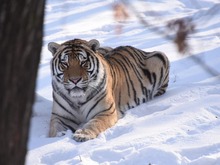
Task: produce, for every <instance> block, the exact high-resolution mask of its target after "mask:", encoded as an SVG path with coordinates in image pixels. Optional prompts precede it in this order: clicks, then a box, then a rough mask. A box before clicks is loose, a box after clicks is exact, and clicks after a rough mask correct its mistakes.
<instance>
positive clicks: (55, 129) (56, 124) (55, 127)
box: [49, 114, 67, 137]
mask: <svg viewBox="0 0 220 165" xmlns="http://www.w3.org/2000/svg"><path fill="white" fill-rule="evenodd" d="M65 131H67V128H65V127H64V125H62V124H61V122H60V121H59V119H58V118H57V117H56V116H55V115H53V114H52V116H51V120H50V130H49V137H56V136H62V135H64V134H65Z"/></svg>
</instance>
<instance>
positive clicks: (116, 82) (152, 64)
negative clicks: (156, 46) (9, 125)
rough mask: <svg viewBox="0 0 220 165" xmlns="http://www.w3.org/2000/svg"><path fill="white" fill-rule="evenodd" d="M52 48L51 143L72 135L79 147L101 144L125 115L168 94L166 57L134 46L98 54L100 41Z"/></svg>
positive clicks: (72, 42) (72, 43)
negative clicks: (83, 143)
mask: <svg viewBox="0 0 220 165" xmlns="http://www.w3.org/2000/svg"><path fill="white" fill-rule="evenodd" d="M48 47H49V50H50V51H51V52H52V54H53V59H52V61H51V70H52V86H53V109H52V115H51V121H50V132H49V136H50V137H54V136H58V135H59V134H60V133H62V132H65V131H66V130H68V129H70V130H72V131H73V132H75V133H74V135H73V138H74V139H75V140H76V141H86V140H89V139H93V138H96V137H97V136H98V135H99V133H101V132H103V131H104V130H106V129H107V128H109V127H111V126H113V125H114V124H115V123H116V122H117V121H118V119H119V118H120V117H121V116H123V115H124V113H125V111H126V110H128V109H131V108H133V107H136V106H137V105H140V104H142V103H145V102H146V101H148V100H151V99H152V98H153V97H155V96H159V95H161V94H163V93H165V91H166V89H167V86H168V81H169V61H168V59H167V57H166V56H165V55H164V54H163V53H161V52H156V51H155V52H144V51H142V50H139V49H137V48H134V47H131V46H121V47H118V48H115V49H107V50H106V51H99V49H100V48H99V43H98V41H97V40H91V41H89V42H87V41H85V40H80V39H75V40H71V41H67V42H65V43H63V44H61V45H59V44H56V43H50V44H49V45H48ZM103 52H104V53H103Z"/></svg>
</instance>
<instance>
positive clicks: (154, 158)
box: [26, 0, 220, 165]
mask: <svg viewBox="0 0 220 165" xmlns="http://www.w3.org/2000/svg"><path fill="white" fill-rule="evenodd" d="M193 2H194V3H193ZM193 2H192V1H190V0H187V1H186V0H176V1H172V3H171V1H169V0H157V1H151V0H149V1H147V2H144V1H135V2H133V5H134V6H136V7H138V8H139V9H140V10H139V11H141V12H142V15H144V13H145V14H146V15H148V14H149V13H150V11H152V10H153V11H155V13H157V15H154V16H153V17H151V16H150V15H149V16H146V15H145V17H146V19H147V20H148V21H151V24H154V25H157V26H158V27H160V28H164V22H166V21H167V20H170V19H174V18H181V17H189V16H193V18H194V21H195V22H196V24H197V25H198V26H197V31H196V33H195V34H193V35H191V36H190V38H189V42H190V43H191V45H192V54H193V55H195V56H196V57H198V58H200V59H201V60H202V61H204V62H205V63H206V65H208V66H209V67H211V68H212V69H214V70H215V72H216V73H217V74H218V73H220V67H219V66H220V55H219V52H220V19H219V18H220V12H218V11H219V10H217V11H216V12H215V13H214V14H215V15H211V16H210V15H204V14H203V13H205V12H206V11H208V9H210V8H211V7H212V6H213V5H215V4H217V3H219V1H218V0H200V1H196V2H197V3H195V1H193ZM113 3H114V1H113V0H106V1H101V0H90V1H86V0H74V1H72V0H65V1H59V0H53V1H52V0H48V1H47V5H46V9H45V11H46V16H45V23H44V25H45V29H44V30H45V35H44V44H43V47H42V59H41V63H40V66H39V73H38V82H37V88H36V96H37V97H36V101H35V104H34V109H33V115H32V118H31V128H30V137H29V143H28V153H27V156H26V165H73V164H74V165H75V164H78V165H97V164H102V165H116V164H120V165H133V164H138V165H150V164H151V165H219V164H220V83H219V82H220V76H218V75H211V74H210V73H208V72H207V71H206V70H204V68H203V67H201V66H200V65H199V64H198V63H197V62H195V61H194V60H193V59H192V58H191V57H189V56H184V57H183V56H181V55H180V54H179V53H178V52H177V51H176V47H175V45H174V44H173V43H172V41H169V40H166V39H165V38H164V37H163V36H161V35H158V34H156V33H155V32H153V31H150V30H149V29H147V28H146V27H144V26H143V25H142V24H141V23H139V21H138V20H137V18H135V17H134V15H132V14H131V15H130V19H128V20H127V21H126V22H122V23H117V22H116V21H115V20H114V18H113V13H112V5H113ZM196 4H197V5H196ZM144 6H146V7H144ZM147 10H148V11H147ZM151 14H152V13H151ZM118 24H120V25H123V32H122V33H121V34H120V35H117V34H116V33H115V26H116V25H118ZM73 38H82V39H86V40H90V39H93V38H95V39H98V40H99V41H100V43H101V45H103V46H111V47H117V46H120V45H132V46H135V47H137V48H140V49H143V50H145V51H153V50H159V51H163V52H165V53H166V54H167V56H168V57H169V59H170V61H171V68H170V69H171V70H170V82H169V87H168V90H167V93H166V94H164V95H162V96H160V97H157V98H155V99H154V100H152V101H150V102H148V103H145V104H142V105H140V106H138V107H136V108H134V109H131V110H129V111H128V112H127V113H126V116H125V117H124V118H122V119H120V120H119V121H118V122H117V124H116V125H115V126H113V127H111V128H109V129H107V130H106V131H105V132H103V133H101V134H100V135H99V136H98V137H97V138H96V139H94V140H90V141H87V142H83V143H78V142H75V141H74V140H73V139H72V133H71V132H70V131H69V132H67V134H66V135H65V136H63V137H56V138H48V131H49V121H50V114H51V108H52V88H51V76H50V60H51V58H52V56H51V54H50V52H49V51H48V50H47V44H48V42H51V41H55V42H58V43H62V42H64V41H66V40H69V39H73Z"/></svg>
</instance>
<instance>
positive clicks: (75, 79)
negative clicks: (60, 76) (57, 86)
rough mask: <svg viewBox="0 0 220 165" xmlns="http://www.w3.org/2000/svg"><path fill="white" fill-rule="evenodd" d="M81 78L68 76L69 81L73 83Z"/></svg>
mask: <svg viewBox="0 0 220 165" xmlns="http://www.w3.org/2000/svg"><path fill="white" fill-rule="evenodd" d="M80 80H81V77H71V78H69V81H71V82H72V83H74V84H77V83H78V82H79V81H80Z"/></svg>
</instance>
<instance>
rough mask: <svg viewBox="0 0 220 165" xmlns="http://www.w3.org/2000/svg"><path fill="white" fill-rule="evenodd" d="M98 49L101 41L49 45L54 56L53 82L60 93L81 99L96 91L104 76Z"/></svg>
mask: <svg viewBox="0 0 220 165" xmlns="http://www.w3.org/2000/svg"><path fill="white" fill-rule="evenodd" d="M98 48H99V41H97V40H95V39H93V40H90V41H85V40H81V39H74V40H70V41H67V42H64V43H62V44H57V43H55V42H50V43H49V44H48V49H49V50H50V52H51V53H52V55H53V58H52V60H51V70H52V81H53V82H55V83H56V85H57V88H58V89H57V90H59V92H64V93H68V94H69V95H70V96H71V97H74V98H76V97H77V98H79V97H82V96H84V95H85V94H86V91H91V89H92V88H94V89H96V86H97V85H98V84H99V81H101V79H102V76H103V73H102V71H101V70H100V67H102V65H101V64H100V60H99V58H101V56H99V55H98V53H97V49H98ZM89 89H90V90H89ZM62 90H64V91H62Z"/></svg>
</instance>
